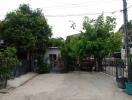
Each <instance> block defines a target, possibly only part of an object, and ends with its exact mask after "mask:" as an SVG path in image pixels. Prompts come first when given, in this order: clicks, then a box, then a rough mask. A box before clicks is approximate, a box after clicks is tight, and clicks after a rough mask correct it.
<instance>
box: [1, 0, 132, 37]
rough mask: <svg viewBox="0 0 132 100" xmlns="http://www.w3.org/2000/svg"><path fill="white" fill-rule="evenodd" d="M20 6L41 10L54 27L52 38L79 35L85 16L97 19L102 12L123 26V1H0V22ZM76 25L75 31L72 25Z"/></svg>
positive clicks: (131, 6)
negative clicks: (26, 5) (27, 5)
mask: <svg viewBox="0 0 132 100" xmlns="http://www.w3.org/2000/svg"><path fill="white" fill-rule="evenodd" d="M127 3H128V20H131V19H132V0H127ZM20 4H29V5H30V7H31V8H32V9H36V8H41V9H43V13H44V15H45V17H46V19H47V21H48V24H49V25H50V26H51V27H52V33H53V36H52V37H63V38H64V39H66V36H68V35H72V34H77V33H79V32H80V31H81V30H82V23H83V20H84V17H85V16H88V17H90V18H97V17H98V16H99V15H100V14H101V13H102V12H103V13H104V16H113V17H115V18H116V22H117V27H116V28H115V31H117V30H118V29H119V27H120V26H121V25H122V24H123V13H122V12H121V10H122V9H123V2H122V0H0V20H2V19H4V18H5V15H6V13H8V12H10V11H13V10H15V9H17V8H18V7H19V5H20ZM73 23H75V25H76V27H75V29H73V28H71V25H72V24H73Z"/></svg>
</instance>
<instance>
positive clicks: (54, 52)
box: [44, 47, 61, 68]
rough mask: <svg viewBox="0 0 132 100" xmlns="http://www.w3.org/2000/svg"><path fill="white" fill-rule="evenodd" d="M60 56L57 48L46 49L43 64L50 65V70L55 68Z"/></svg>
mask: <svg viewBox="0 0 132 100" xmlns="http://www.w3.org/2000/svg"><path fill="white" fill-rule="evenodd" d="M60 56H61V51H60V49H59V48H58V47H48V49H47V50H46V53H45V55H44V61H45V63H47V64H49V65H51V67H52V68H55V67H56V66H57V63H58V59H59V57H60Z"/></svg>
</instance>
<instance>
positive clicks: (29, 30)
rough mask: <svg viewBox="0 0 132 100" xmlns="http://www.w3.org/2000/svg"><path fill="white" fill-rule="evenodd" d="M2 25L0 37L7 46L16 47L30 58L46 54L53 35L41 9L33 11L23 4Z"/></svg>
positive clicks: (7, 16)
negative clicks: (33, 55) (34, 54)
mask: <svg viewBox="0 0 132 100" xmlns="http://www.w3.org/2000/svg"><path fill="white" fill-rule="evenodd" d="M2 23H3V27H1V28H0V29H1V31H2V32H1V33H0V36H1V37H2V39H3V40H4V42H5V44H6V45H7V46H8V45H9V46H14V47H16V48H17V51H18V52H19V53H23V52H24V53H26V54H27V56H28V57H29V56H31V55H32V54H33V53H36V54H43V53H44V52H45V49H46V47H47V45H48V43H47V42H48V40H49V37H50V36H51V35H52V34H51V28H50V26H49V25H48V23H47V20H46V19H45V17H44V15H43V13H42V10H41V9H35V10H33V9H31V8H30V6H29V5H27V4H22V5H20V6H19V8H18V9H17V10H15V11H12V12H10V13H8V14H7V15H6V18H5V19H4V20H3V21H2Z"/></svg>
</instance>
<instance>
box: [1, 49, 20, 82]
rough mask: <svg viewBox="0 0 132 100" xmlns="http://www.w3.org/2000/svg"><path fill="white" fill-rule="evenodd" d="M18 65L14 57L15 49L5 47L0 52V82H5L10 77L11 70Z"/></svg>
mask: <svg viewBox="0 0 132 100" xmlns="http://www.w3.org/2000/svg"><path fill="white" fill-rule="evenodd" d="M17 64H19V60H18V59H17V57H16V49H15V48H13V47H7V48H6V49H5V50H3V51H0V80H7V79H9V78H10V77H11V75H12V70H13V68H14V67H16V65H17Z"/></svg>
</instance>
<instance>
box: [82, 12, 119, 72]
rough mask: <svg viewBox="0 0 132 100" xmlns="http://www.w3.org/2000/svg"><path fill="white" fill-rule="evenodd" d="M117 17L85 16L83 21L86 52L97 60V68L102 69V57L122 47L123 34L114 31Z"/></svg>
mask: <svg viewBox="0 0 132 100" xmlns="http://www.w3.org/2000/svg"><path fill="white" fill-rule="evenodd" d="M115 20H116V19H115V18H113V17H110V16H107V17H106V18H104V16H103V15H100V16H98V18H97V19H95V20H93V19H92V20H91V19H89V18H88V17H85V19H84V22H83V32H82V33H83V37H84V38H85V45H86V47H85V49H84V52H85V53H86V54H89V55H91V56H93V57H94V58H95V60H96V62H97V63H96V70H97V71H101V70H102V59H103V58H104V57H105V56H107V55H108V54H110V53H113V52H115V51H119V50H120V48H121V35H120V33H114V28H115V26H116V22H115Z"/></svg>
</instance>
